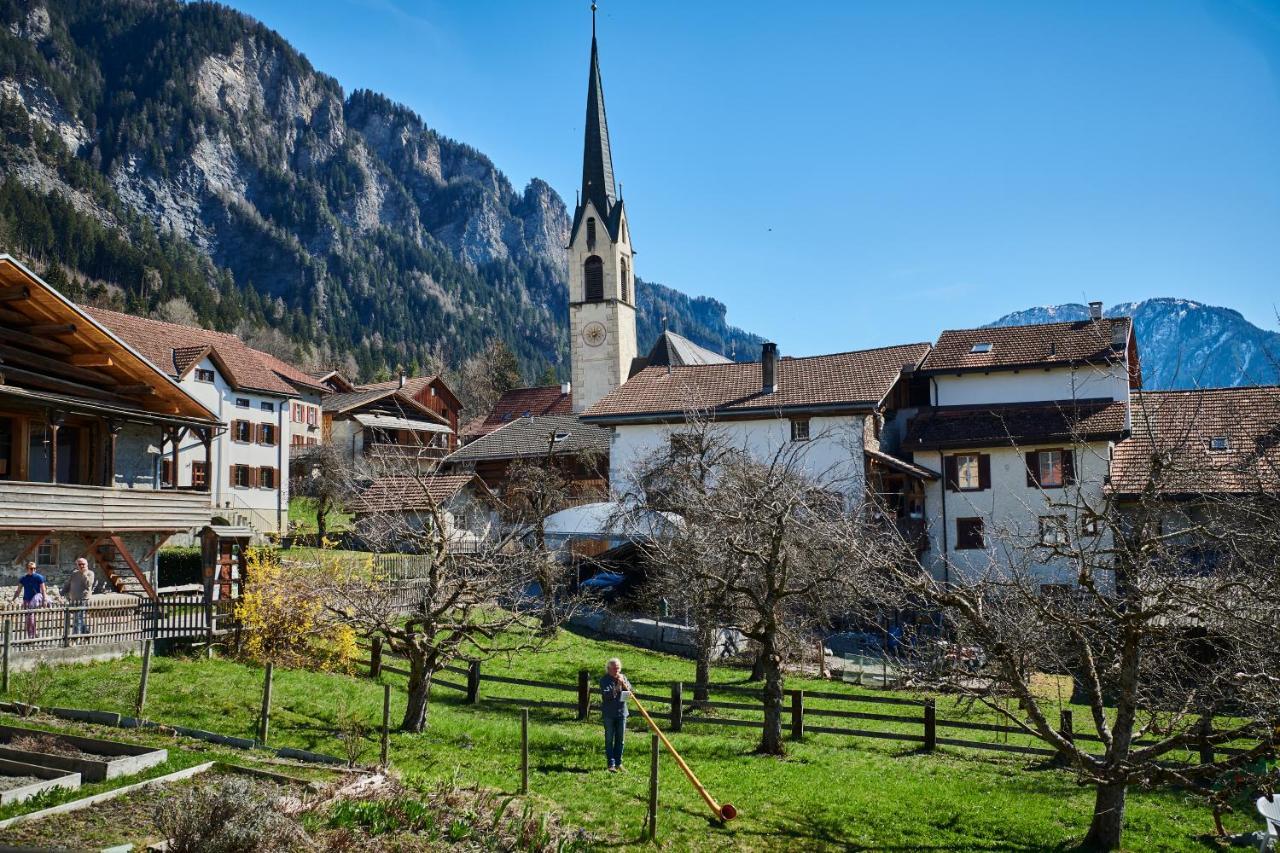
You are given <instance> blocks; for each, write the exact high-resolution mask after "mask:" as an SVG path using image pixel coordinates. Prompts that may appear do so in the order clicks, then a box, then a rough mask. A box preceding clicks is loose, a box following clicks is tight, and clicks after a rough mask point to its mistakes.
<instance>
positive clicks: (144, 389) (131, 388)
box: [112, 382, 156, 397]
mask: <svg viewBox="0 0 1280 853" xmlns="http://www.w3.org/2000/svg"><path fill="white" fill-rule="evenodd" d="M112 390H113V391H115V392H116V393H117V394H127V395H129V396H130V397H133V396H138V397H150V396H151V395H152V394H154V393H156V389H155V386H154V385H145V384H143V383H141V382H140V383H138V384H137V385H120V386H117V387H116V388H113V389H112Z"/></svg>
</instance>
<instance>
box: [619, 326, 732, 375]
mask: <svg viewBox="0 0 1280 853" xmlns="http://www.w3.org/2000/svg"><path fill="white" fill-rule="evenodd" d="M732 361H733V359H729V358H725V357H724V356H722V355H721V354H720V353H718V352H713V351H712V350H709V349H707V348H706V347H700V346H698V345H697V344H695V343H694V342H693V341H691V340H689V339H688V338H686V337H684V336H682V335H677V334H676V333H675V332H669V331H667V332H663V333H662V334H660V335H658V339H657V340H656V341H654V342H653V347H652V348H651V349H650V350H649V354H648V355H646V356H644V357H642V358H635V359H633V360H632V362H631V370H630V372H629V373H628V374H627V375H628V376H635V375H636V374H637V373H639V372H640V371H641V370H644V369H645V368H646V367H680V366H683V365H687V364H730V363H731V362H732Z"/></svg>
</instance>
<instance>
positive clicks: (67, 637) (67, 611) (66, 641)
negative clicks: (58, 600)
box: [62, 604, 71, 649]
mask: <svg viewBox="0 0 1280 853" xmlns="http://www.w3.org/2000/svg"><path fill="white" fill-rule="evenodd" d="M70 645H71V608H70V607H69V606H68V605H66V604H63V605H62V647H63V648H64V649H65V648H67V647H68V646H70Z"/></svg>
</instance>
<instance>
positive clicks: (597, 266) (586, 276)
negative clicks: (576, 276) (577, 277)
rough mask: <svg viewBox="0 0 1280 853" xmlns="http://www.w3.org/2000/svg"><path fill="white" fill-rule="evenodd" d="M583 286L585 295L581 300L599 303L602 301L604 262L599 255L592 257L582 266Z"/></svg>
mask: <svg viewBox="0 0 1280 853" xmlns="http://www.w3.org/2000/svg"><path fill="white" fill-rule="evenodd" d="M582 277H583V285H584V288H585V290H586V293H585V294H584V295H583V299H585V300H586V301H587V302H600V301H602V300H603V299H604V261H602V260H600V256H599V255H592V256H591V257H589V258H587V260H586V262H585V263H583V265H582Z"/></svg>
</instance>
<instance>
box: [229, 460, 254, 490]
mask: <svg viewBox="0 0 1280 853" xmlns="http://www.w3.org/2000/svg"><path fill="white" fill-rule="evenodd" d="M252 470H253V469H251V468H250V467H249V466H248V465H232V466H231V485H233V486H235V487H236V488H238V489H247V488H249V487H250V486H251V485H252V480H253V475H252V473H251V472H252Z"/></svg>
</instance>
